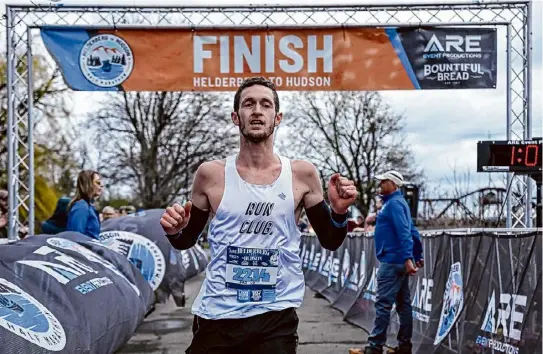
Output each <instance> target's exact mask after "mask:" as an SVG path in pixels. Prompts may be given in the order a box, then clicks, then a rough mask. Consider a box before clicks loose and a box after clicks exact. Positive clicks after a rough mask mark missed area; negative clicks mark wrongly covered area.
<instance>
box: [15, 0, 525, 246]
mask: <svg viewBox="0 0 543 354" xmlns="http://www.w3.org/2000/svg"><path fill="white" fill-rule="evenodd" d="M531 9H532V7H531V3H530V1H525V0H524V1H491V2H484V3H483V2H475V1H462V2H437V1H436V2H431V3H416V4H371V5H370V4H364V5H340V4H335V5H325V6H324V5H322V6H315V5H294V4H289V5H273V6H251V5H239V6H232V5H229V6H211V5H206V6H194V5H191V6H172V7H161V6H153V5H147V6H131V5H126V6H125V5H115V4H114V3H113V2H112V3H108V4H107V5H99V6H89V5H70V4H69V3H66V2H61V3H57V2H51V3H50V4H48V5H36V4H32V5H7V7H6V27H7V54H8V57H7V88H8V151H9V153H8V192H9V200H8V203H9V223H8V227H9V230H8V231H9V239H10V240H15V239H16V235H17V234H18V229H19V228H20V226H22V225H23V224H25V223H28V227H29V229H30V232H31V233H32V232H33V229H34V168H33V166H34V161H33V155H34V151H33V129H32V127H33V110H32V107H33V101H32V99H33V97H32V95H31V94H29V93H31V92H32V87H33V81H32V66H31V65H30V64H31V63H32V43H31V38H32V36H31V33H32V30H33V29H38V28H39V27H41V26H46V25H66V26H70V25H78V26H108V27H115V26H117V25H119V26H120V25H122V26H126V25H144V26H148V27H167V26H175V25H188V26H194V27H195V28H197V27H199V26H218V27H220V26H233V25H242V26H248V27H252V26H297V25H304V26H314V27H319V26H323V25H326V26H330V25H368V24H372V25H376V26H394V25H396V26H397V25H400V24H401V25H405V26H419V25H422V24H424V25H435V26H447V25H449V26H450V25H453V24H454V25H470V26H483V25H484V26H489V25H490V26H505V27H506V28H507V39H506V40H507V74H506V83H507V121H506V122H505V126H506V129H507V139H518V140H523V139H530V138H531V134H532V119H531V113H532V112H531V104H530V103H531V94H532V90H531V81H532V72H531V70H532V65H531V51H532V43H531V38H532V23H531V18H532V16H531V11H532V10H531ZM473 113H474V116H476V115H477V114H478V112H473ZM26 136H28V138H27V139H25V138H24V137H26ZM509 183H512V184H513V185H516V186H517V188H518V189H519V190H520V193H519V194H515V195H513V194H509V195H508V198H507V225H508V226H511V227H531V223H532V221H531V220H532V219H531V198H530V196H531V195H532V181H531V179H530V178H529V177H526V176H517V175H512V174H509V176H508V184H509ZM22 209H24V210H26V211H27V212H28V218H27V220H20V218H19V211H20V210H22Z"/></svg>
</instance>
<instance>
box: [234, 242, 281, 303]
mask: <svg viewBox="0 0 543 354" xmlns="http://www.w3.org/2000/svg"><path fill="white" fill-rule="evenodd" d="M278 264H279V250H276V249H266V248H244V247H234V246H228V247H227V249H226V287H227V288H229V289H235V290H236V291H237V296H238V302H273V301H275V286H276V284H277V269H278Z"/></svg>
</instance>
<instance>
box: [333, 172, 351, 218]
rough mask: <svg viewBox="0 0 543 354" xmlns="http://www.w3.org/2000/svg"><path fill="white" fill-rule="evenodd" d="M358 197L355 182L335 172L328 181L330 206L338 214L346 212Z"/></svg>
mask: <svg viewBox="0 0 543 354" xmlns="http://www.w3.org/2000/svg"><path fill="white" fill-rule="evenodd" d="M357 197H358V191H357V190H356V186H355V185H354V182H353V181H351V180H349V179H348V178H345V177H341V175H340V174H339V173H334V174H333V175H332V177H331V178H330V181H329V182H328V200H330V206H331V207H332V210H334V211H335V212H336V213H338V214H345V213H346V212H347V210H348V209H349V207H350V206H351V205H353V204H354V202H355V201H356V198H357Z"/></svg>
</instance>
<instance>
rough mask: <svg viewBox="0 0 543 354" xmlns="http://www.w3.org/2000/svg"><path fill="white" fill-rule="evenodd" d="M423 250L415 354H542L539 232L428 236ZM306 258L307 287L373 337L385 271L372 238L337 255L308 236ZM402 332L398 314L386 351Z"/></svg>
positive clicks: (416, 285) (413, 287)
mask: <svg viewBox="0 0 543 354" xmlns="http://www.w3.org/2000/svg"><path fill="white" fill-rule="evenodd" d="M511 230H513V229H511ZM421 234H422V233H421ZM422 242H423V249H424V260H425V266H424V268H421V269H419V271H418V272H417V274H416V275H415V276H413V277H411V279H410V293H411V305H412V310H413V311H412V315H413V339H412V341H413V353H417V354H431V353H451V354H452V353H488V354H490V353H508V354H541V353H542V351H541V333H542V328H541V323H542V307H541V302H540V301H539V300H540V299H541V277H542V271H541V270H542V264H543V260H542V253H541V252H542V247H541V231H539V232H522V230H520V229H519V230H514V231H512V232H503V233H502V234H500V233H498V232H493V230H492V229H488V230H485V232H480V233H472V232H463V233H459V232H457V231H455V232H454V234H453V233H450V234H449V233H447V231H446V230H445V231H444V232H443V233H441V234H433V235H424V234H423V235H422ZM301 258H302V268H303V270H304V274H305V279H306V285H307V286H309V287H310V288H311V289H312V290H314V291H316V292H318V293H320V294H321V295H323V296H324V297H325V298H326V299H327V300H328V301H329V302H330V304H331V305H332V307H334V308H336V309H337V310H339V311H341V312H342V313H343V315H344V320H345V321H347V322H350V323H352V324H355V325H357V326H359V327H361V328H363V329H364V330H365V331H367V332H371V330H372V329H373V325H374V321H375V301H376V295H377V271H378V269H379V262H378V261H377V259H376V257H375V246H374V242H373V237H372V236H371V235H368V234H365V235H354V234H350V235H349V237H348V238H347V239H346V240H345V242H343V244H342V246H341V247H340V248H339V249H337V250H336V251H334V252H331V251H328V250H326V249H323V248H322V247H321V246H320V243H319V241H318V239H317V237H315V236H308V235H305V236H303V239H302V244H301ZM398 330H399V318H398V316H397V315H396V311H395V307H393V314H392V316H391V323H390V326H389V332H388V341H387V344H388V345H391V346H395V345H396V344H397V340H396V333H398Z"/></svg>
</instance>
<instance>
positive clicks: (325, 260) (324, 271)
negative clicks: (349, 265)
mask: <svg viewBox="0 0 543 354" xmlns="http://www.w3.org/2000/svg"><path fill="white" fill-rule="evenodd" d="M330 256H332V255H331V254H330ZM329 269H330V262H329V257H328V250H326V249H323V250H322V258H321V263H320V265H319V273H320V274H321V275H322V276H324V277H328V271H329Z"/></svg>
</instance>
